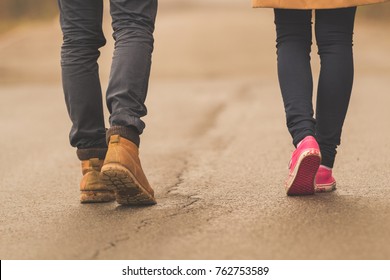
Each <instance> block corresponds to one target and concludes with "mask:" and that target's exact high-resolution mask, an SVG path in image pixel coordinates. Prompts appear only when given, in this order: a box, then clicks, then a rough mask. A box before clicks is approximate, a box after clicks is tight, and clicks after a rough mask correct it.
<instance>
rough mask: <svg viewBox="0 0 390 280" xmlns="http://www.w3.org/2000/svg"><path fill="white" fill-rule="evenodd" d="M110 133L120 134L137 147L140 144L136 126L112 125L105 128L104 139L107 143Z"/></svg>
mask: <svg viewBox="0 0 390 280" xmlns="http://www.w3.org/2000/svg"><path fill="white" fill-rule="evenodd" d="M112 135H120V136H122V137H124V138H126V139H127V140H129V141H131V142H133V143H134V144H135V145H137V147H139V144H140V137H139V132H138V130H137V128H136V127H133V126H128V127H126V126H112V127H111V128H109V129H108V130H107V134H106V137H107V138H106V139H107V144H108V143H109V142H110V137H111V136H112Z"/></svg>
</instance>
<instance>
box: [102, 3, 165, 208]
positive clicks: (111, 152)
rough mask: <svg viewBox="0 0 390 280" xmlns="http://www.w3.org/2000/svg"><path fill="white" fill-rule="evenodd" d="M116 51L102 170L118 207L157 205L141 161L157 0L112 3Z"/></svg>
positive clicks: (108, 100)
mask: <svg viewBox="0 0 390 280" xmlns="http://www.w3.org/2000/svg"><path fill="white" fill-rule="evenodd" d="M110 2H111V16H112V27H113V29H114V35H113V36H114V39H115V51H114V57H113V61H112V67H111V74H110V81H109V85H108V89H107V106H108V109H109V111H110V114H111V116H110V125H111V127H110V129H109V130H108V131H107V139H109V144H108V151H107V155H106V158H105V160H104V164H103V167H102V170H101V174H102V178H103V181H104V183H105V184H106V185H107V186H108V187H109V189H113V190H114V191H115V194H116V201H117V202H118V203H119V204H126V205H145V204H155V203H156V200H155V198H154V190H153V189H152V188H151V186H150V184H149V182H148V180H147V178H146V176H145V173H144V172H143V169H142V166H141V161H140V159H139V149H138V145H139V135H140V134H141V133H142V131H143V129H144V127H145V124H144V123H143V122H142V121H141V117H143V116H145V115H146V107H145V104H144V102H145V99H146V93H147V90H148V81H149V74H150V66H151V55H152V51H153V31H154V22H155V17H156V13H157V0H111V1H110Z"/></svg>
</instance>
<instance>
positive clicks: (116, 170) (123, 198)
mask: <svg viewBox="0 0 390 280" xmlns="http://www.w3.org/2000/svg"><path fill="white" fill-rule="evenodd" d="M100 174H101V179H102V181H103V182H104V184H105V185H106V186H107V188H108V189H110V190H113V191H114V192H115V197H116V201H117V202H118V203H119V204H123V205H153V204H156V203H157V202H156V200H155V199H154V197H153V195H152V194H150V193H149V192H148V191H147V190H146V189H145V188H144V187H143V186H142V185H141V184H140V183H139V182H138V181H137V179H136V178H135V176H134V175H133V174H132V173H131V172H130V171H129V170H128V169H127V168H126V167H124V166H122V165H120V164H113V163H111V164H106V165H104V166H103V168H102V171H101V173H100Z"/></svg>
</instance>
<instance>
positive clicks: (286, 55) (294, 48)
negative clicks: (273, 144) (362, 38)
mask: <svg viewBox="0 0 390 280" xmlns="http://www.w3.org/2000/svg"><path fill="white" fill-rule="evenodd" d="M355 12H356V7H353V8H345V9H331V10H316V11H315V18H316V21H315V35H316V40H317V45H318V54H319V55H320V58H321V71H320V77H319V83H318V93H317V107H316V119H314V118H313V113H314V112H313V104H312V96H313V78H312V72H311V66H310V51H311V44H312V30H311V18H312V11H311V10H284V9H283V10H282V9H275V24H276V32H277V40H276V41H277V55H278V76H279V83H280V88H281V91H282V96H283V102H284V107H285V111H286V118H287V127H288V129H289V132H290V134H291V135H292V137H293V144H294V145H295V146H296V145H297V144H298V143H299V142H300V141H301V140H302V139H303V138H304V137H306V136H308V135H312V136H314V137H316V139H317V141H318V143H319V145H320V148H321V154H322V163H321V164H323V165H326V166H328V167H333V164H334V160H335V156H336V148H337V146H338V145H340V137H341V130H342V127H343V123H344V119H345V116H346V113H347V109H348V104H349V99H350V96H351V91H352V83H353V54H352V37H353V26H354V19H355Z"/></svg>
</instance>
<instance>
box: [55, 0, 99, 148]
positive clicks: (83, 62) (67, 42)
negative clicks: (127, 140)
mask: <svg viewBox="0 0 390 280" xmlns="http://www.w3.org/2000/svg"><path fill="white" fill-rule="evenodd" d="M58 4H59V8H60V23H61V28H62V31H63V37H64V42H63V45H62V50H61V66H62V81H63V88H64V93H65V101H66V106H67V109H68V113H69V116H70V119H71V121H72V124H73V125H72V128H71V132H70V143H71V145H72V146H74V147H77V148H79V149H87V148H104V147H106V142H105V126H104V117H103V106H102V91H101V87H100V80H99V73H98V64H97V59H98V57H99V55H100V53H99V48H100V47H102V46H104V45H105V42H106V40H105V38H104V35H103V32H102V26H101V25H102V13H103V0H58Z"/></svg>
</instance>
